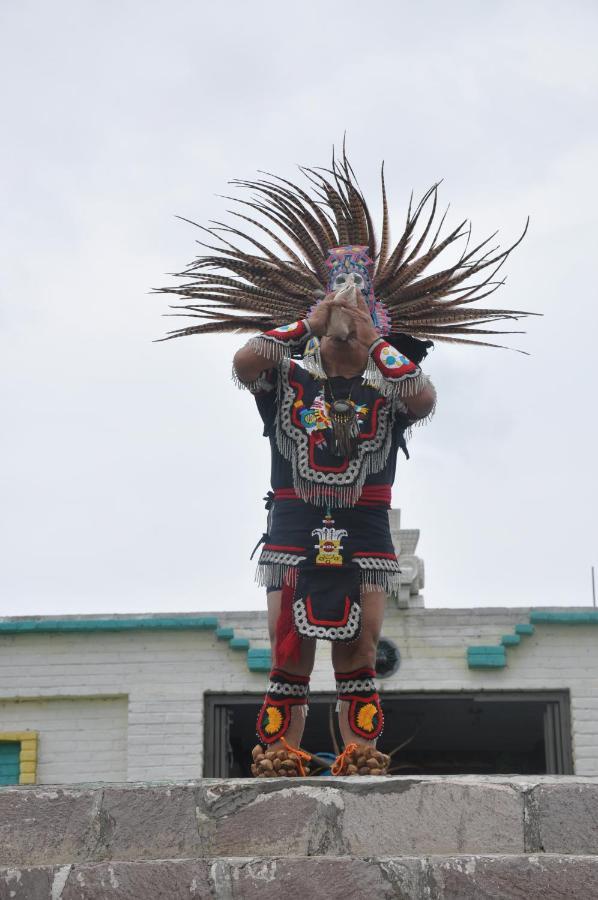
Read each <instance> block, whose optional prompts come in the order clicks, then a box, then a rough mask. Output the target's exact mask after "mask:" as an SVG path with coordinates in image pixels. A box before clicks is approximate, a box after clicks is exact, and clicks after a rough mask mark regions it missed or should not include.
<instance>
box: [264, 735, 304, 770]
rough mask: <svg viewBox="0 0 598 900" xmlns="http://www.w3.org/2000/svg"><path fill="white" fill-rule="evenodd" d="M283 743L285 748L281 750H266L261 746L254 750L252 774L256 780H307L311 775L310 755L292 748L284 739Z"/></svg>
mask: <svg viewBox="0 0 598 900" xmlns="http://www.w3.org/2000/svg"><path fill="white" fill-rule="evenodd" d="M281 742H282V744H283V748H281V749H279V750H264V748H263V747H262V746H261V744H256V746H255V747H254V748H253V750H252V752H251V758H252V759H253V763H252V765H251V774H252V775H253V776H255V778H297V777H299V778H305V777H307V775H309V767H308V766H307V763H308V762H309V761H310V760H311V756H310V754H309V753H306V752H305V751H304V750H300V749H299V748H298V747H291V745H290V744H288V743H287V742H286V741H285V739H284V738H281Z"/></svg>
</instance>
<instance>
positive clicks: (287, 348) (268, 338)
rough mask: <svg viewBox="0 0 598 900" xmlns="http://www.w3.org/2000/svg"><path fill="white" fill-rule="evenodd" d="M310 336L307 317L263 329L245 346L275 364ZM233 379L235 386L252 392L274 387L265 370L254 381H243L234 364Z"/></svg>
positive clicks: (288, 355)
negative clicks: (268, 329)
mask: <svg viewBox="0 0 598 900" xmlns="http://www.w3.org/2000/svg"><path fill="white" fill-rule="evenodd" d="M310 337H311V328H310V327H309V322H308V321H307V319H301V320H300V321H299V322H292V323H291V324H290V325H281V326H280V327H279V328H273V329H272V330H271V331H265V332H264V334H258V335H256V337H252V338H251V339H250V340H249V341H248V342H247V346H248V347H251V349H252V350H254V351H255V352H256V353H259V354H260V356H265V357H266V358H267V359H271V360H272V362H273V364H274V365H276V364H277V363H279V362H281V360H283V359H290V358H291V357H292V356H293V354H294V353H296V352H297V351H298V350H300V349H301V348H302V347H303V346H304V344H305V342H306V341H307V340H309V338H310ZM233 381H234V382H235V384H236V385H237V387H240V388H246V389H247V390H248V391H249V392H250V393H252V394H259V393H261V392H263V391H271V390H273V388H274V385H273V383H272V381H271V380H270V379H269V377H268V373H267V371H264V372H262V373H261V375H260V376H259V377H258V378H257V379H256V380H255V381H252V382H245V381H241V379H240V378H239V375H238V374H237V371H236V369H235V367H234V365H233Z"/></svg>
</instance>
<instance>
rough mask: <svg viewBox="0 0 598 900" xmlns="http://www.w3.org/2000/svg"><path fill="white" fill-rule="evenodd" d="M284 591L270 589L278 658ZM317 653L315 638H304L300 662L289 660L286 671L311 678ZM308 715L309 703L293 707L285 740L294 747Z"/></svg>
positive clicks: (271, 746) (270, 614)
mask: <svg viewBox="0 0 598 900" xmlns="http://www.w3.org/2000/svg"><path fill="white" fill-rule="evenodd" d="M281 598H282V591H268V630H269V632H270V645H271V647H272V659H274V660H275V659H276V623H277V622H278V617H279V615H280V604H281ZM315 655H316V642H315V639H313V638H303V639H302V640H301V650H300V656H299V660H298V662H295V663H293V662H290V661H289V662H287V663H285V666H284V672H286V673H287V674H288V675H289V676H291V679H292V676H300V677H301V676H302V677H303V678H309V676H310V675H311V673H312V669H313V667H314V659H315ZM306 715H307V704H298V705H293V706H292V707H291V721H290V724H289V727H288V730H287V731H286V733H285V734H284V738H285V740H286V741H287V742H288V743H289V744H290V745H291V746H292V747H299V746H300V745H301V739H302V738H303V731H304V729H305V718H306ZM282 746H283V745H282V742H281V741H275V742H274V743H270V744H269V747H268V749H271V750H279V749H280V748H281V747H282Z"/></svg>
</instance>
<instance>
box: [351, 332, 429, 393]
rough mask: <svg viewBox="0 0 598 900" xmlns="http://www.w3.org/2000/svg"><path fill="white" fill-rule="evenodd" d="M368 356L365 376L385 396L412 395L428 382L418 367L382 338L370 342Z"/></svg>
mask: <svg viewBox="0 0 598 900" xmlns="http://www.w3.org/2000/svg"><path fill="white" fill-rule="evenodd" d="M368 356H369V358H368V364H367V368H366V378H367V380H368V381H369V382H370V383H371V384H373V386H374V387H375V388H377V390H379V391H380V393H381V394H383V395H384V396H386V397H392V398H403V397H412V396H413V395H414V394H417V393H419V391H421V389H422V388H423V387H424V386H425V385H426V384H427V383H428V379H427V376H426V375H424V374H423V372H422V370H421V369H420V367H419V366H418V365H416V364H415V363H414V362H411V360H410V359H408V358H407V357H406V356H404V355H403V354H402V353H400V351H399V350H397V349H396V347H393V346H392V344H389V343H388V341H385V340H384V338H381V337H380V338H378V339H377V340H375V341H374V342H373V344H370V347H369V350H368Z"/></svg>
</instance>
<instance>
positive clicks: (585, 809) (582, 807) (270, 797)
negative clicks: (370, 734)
mask: <svg viewBox="0 0 598 900" xmlns="http://www.w3.org/2000/svg"><path fill="white" fill-rule="evenodd" d="M495 853H499V854H511V855H515V856H517V855H520V854H524V853H556V854H574V855H582V856H585V855H595V854H596V855H598V779H596V778H593V779H591V778H576V777H545V778H533V779H529V778H518V777H513V778H507V777H491V778H484V777H477V776H460V777H422V778H414V777H391V778H359V777H357V778H308V779H266V780H245V779H238V780H234V779H231V780H227V779H213V780H212V779H205V780H199V781H194V782H188V783H181V784H174V783H164V784H99V785H76V786H64V785H60V786H56V787H52V786H49V785H48V786H43V787H42V786H15V787H6V788H3V789H2V790H0V866H43V865H65V864H70V863H92V862H102V861H105V860H120V861H137V860H151V859H181V858H194V859H195V858H202V857H205V858H215V857H220V856H222V857H270V856H272V855H277V856H284V857H293V856H310V857H313V856H330V857H339V856H356V857H370V856H389V857H403V856H428V855H436V854H446V855H451V856H456V855H459V856H460V855H463V854H476V855H486V854H495ZM597 896H598V895H597Z"/></svg>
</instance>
